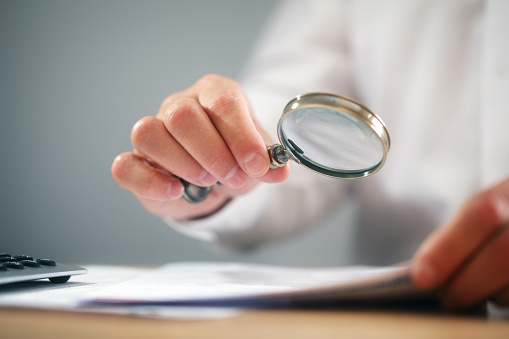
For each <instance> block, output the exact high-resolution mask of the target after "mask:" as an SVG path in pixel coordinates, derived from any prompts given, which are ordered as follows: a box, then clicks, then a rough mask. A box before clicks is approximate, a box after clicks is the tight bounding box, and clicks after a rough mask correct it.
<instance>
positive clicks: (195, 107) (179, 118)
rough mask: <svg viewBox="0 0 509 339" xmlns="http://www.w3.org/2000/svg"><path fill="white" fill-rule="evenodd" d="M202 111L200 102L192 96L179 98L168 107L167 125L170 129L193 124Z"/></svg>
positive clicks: (166, 114)
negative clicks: (191, 97)
mask: <svg viewBox="0 0 509 339" xmlns="http://www.w3.org/2000/svg"><path fill="white" fill-rule="evenodd" d="M199 112H200V106H199V104H198V103H197V102H196V101H195V100H193V99H190V98H179V99H177V100H174V101H173V102H172V103H171V104H170V105H168V106H167V107H166V112H165V125H166V127H167V128H168V130H170V131H174V130H180V129H185V128H187V127H189V126H192V124H193V123H194V121H195V120H196V117H197V115H198V114H199Z"/></svg>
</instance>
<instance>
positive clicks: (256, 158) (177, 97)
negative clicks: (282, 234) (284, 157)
mask: <svg viewBox="0 0 509 339" xmlns="http://www.w3.org/2000/svg"><path fill="white" fill-rule="evenodd" d="M131 141H132V144H133V147H134V150H133V152H126V153H122V154H120V155H118V156H117V157H116V158H115V160H114V161H113V164H112V168H111V171H112V174H113V177H114V178H115V180H116V181H117V183H118V184H119V185H120V186H121V187H123V188H126V189H128V190H130V191H132V192H133V193H134V195H135V196H136V197H137V198H138V199H139V200H140V202H141V203H142V204H143V205H144V206H145V207H146V208H147V209H148V210H149V211H150V212H152V213H154V214H156V215H159V216H163V217H171V218H176V219H185V218H192V217H197V216H201V215H205V214H209V213H211V212H213V211H215V210H217V209H218V208H220V207H221V206H222V205H223V204H225V202H227V201H228V200H229V199H231V198H232V197H234V196H237V195H239V194H243V193H246V192H248V191H249V190H251V189H253V188H254V187H255V186H256V184H257V183H258V182H259V181H264V182H280V181H283V180H285V179H286V178H287V177H288V176H289V173H290V172H289V170H290V169H289V166H284V167H281V168H278V169H275V170H270V171H269V162H270V161H269V156H268V153H267V150H266V147H267V146H269V145H271V144H272V142H271V140H270V138H269V137H268V135H267V133H265V131H263V130H262V129H261V127H260V126H259V125H258V124H257V122H256V121H255V120H254V119H253V116H252V112H251V108H250V106H249V103H248V100H247V98H246V96H245V95H244V93H243V91H242V89H241V88H240V86H239V85H238V84H237V83H236V82H235V81H233V80H231V79H228V78H225V77H221V76H217V75H207V76H204V77H203V78H201V79H200V80H198V81H197V82H196V83H195V84H194V85H193V86H191V87H190V88H188V89H187V90H184V91H182V92H179V93H176V94H173V95H171V96H169V97H168V98H166V99H165V100H164V101H163V103H162V105H161V107H160V109H159V112H158V113H157V115H156V116H155V117H153V116H148V117H144V118H142V119H141V120H139V121H138V122H137V123H136V124H135V125H134V127H133V129H132V133H131ZM176 177H180V178H182V179H184V180H186V181H188V182H190V183H192V184H195V185H198V186H211V185H214V184H215V183H216V182H217V181H219V182H221V183H223V185H221V186H214V188H213V190H212V192H211V194H210V195H209V197H208V198H207V199H206V200H205V201H203V202H201V203H199V204H194V205H193V204H188V203H186V202H185V201H183V200H182V199H180V197H181V196H182V193H183V186H182V184H181V183H180V181H179V180H178V178H176Z"/></svg>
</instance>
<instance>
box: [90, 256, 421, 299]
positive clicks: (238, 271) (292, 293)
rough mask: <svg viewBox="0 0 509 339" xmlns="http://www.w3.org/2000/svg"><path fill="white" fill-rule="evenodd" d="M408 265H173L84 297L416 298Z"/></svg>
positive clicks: (417, 293) (416, 292) (417, 294)
mask: <svg viewBox="0 0 509 339" xmlns="http://www.w3.org/2000/svg"><path fill="white" fill-rule="evenodd" d="M419 295H420V292H418V291H417V290H416V289H415V288H413V286H412V285H411V283H410V279H409V269H408V267H400V266H391V267H364V266H356V267H340V268H323V269H314V268H312V269H300V268H289V267H279V266H267V265H256V264H238V263H176V264H168V265H165V266H162V267H161V268H159V269H157V270H154V271H152V272H148V273H146V274H143V275H141V276H139V277H137V278H135V279H132V280H129V281H126V282H124V283H121V284H118V285H115V286H114V287H109V288H104V289H101V290H100V291H97V293H92V294H90V295H89V297H90V298H91V299H93V300H96V301H101V302H111V303H123V302H126V303H167V304H169V303H187V302H189V303H195V304H196V303H198V304H199V303H206V302H220V301H223V302H228V301H239V300H253V301H254V300H256V301H260V300H263V301H270V300H299V299H313V300H330V299H343V300H346V299H353V298H361V299H365V300H369V299H371V298H387V299H389V298H398V297H401V298H405V297H409V296H412V297H416V296H419Z"/></svg>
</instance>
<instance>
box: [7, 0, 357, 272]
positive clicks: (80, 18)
mask: <svg viewBox="0 0 509 339" xmlns="http://www.w3.org/2000/svg"><path fill="white" fill-rule="evenodd" d="M274 6H275V3H274V2H272V1H260V0H257V1H238V0H229V1H227V0H221V1H219V0H215V1H205V0H203V1H1V2H0V44H1V46H0V103H1V118H2V121H1V123H0V145H1V147H2V151H1V166H0V185H1V186H0V187H1V201H0V211H1V214H0V215H1V229H2V232H1V235H0V251H4V252H11V253H13V254H14V253H18V254H19V253H27V254H33V255H35V256H39V257H40V256H42V257H52V258H55V259H57V260H59V261H62V262H72V263H81V264H89V263H101V264H144V265H158V264H162V263H166V262H173V261H182V260H236V261H250V262H264V263H275V264H286V265H305V266H313V265H338V264H341V263H344V262H347V261H348V257H347V254H346V253H347V252H348V251H347V250H346V249H345V248H344V246H340V245H339V244H338V243H337V241H338V239H341V238H344V237H345V234H344V233H345V232H348V228H345V227H343V228H340V227H337V220H335V219H334V217H333V218H332V219H328V220H324V222H323V223H324V225H323V227H320V228H317V229H314V230H312V231H309V232H308V233H306V234H303V235H300V236H298V237H294V238H291V239H289V240H287V241H284V242H281V243H279V244H272V245H269V246H266V247H264V248H261V249H260V250H258V251H256V252H250V253H241V254H234V253H224V252H218V251H216V250H211V249H209V248H207V247H206V246H204V245H203V244H200V243H199V242H197V241H195V240H193V239H188V238H186V237H185V236H183V235H180V234H179V233H177V232H175V231H173V230H172V229H170V228H169V227H168V226H166V224H165V223H164V222H162V221H161V220H160V219H158V218H157V217H155V216H152V215H150V214H149V213H148V212H146V211H145V210H144V209H143V208H142V207H141V205H140V204H139V203H138V202H137V200H136V199H135V198H134V197H133V196H132V195H131V194H130V193H129V192H128V191H125V190H123V189H121V188H119V187H118V186H117V185H116V183H115V181H114V180H113V178H112V176H111V173H110V165H111V162H112V160H113V159H114V157H115V156H116V155H117V154H119V153H121V152H123V151H126V150H130V149H131V145H130V140H129V136H130V131H131V127H132V125H133V124H134V123H135V122H136V121H137V120H138V119H140V118H141V117H143V116H145V115H152V114H154V113H155V112H156V110H157V108H158V106H159V104H160V102H161V101H162V100H163V99H164V98H165V97H166V96H167V95H169V94H171V93H173V92H175V91H178V90H181V89H184V88H186V87H188V86H189V85H191V84H192V83H193V82H194V81H195V80H197V79H198V78H199V77H200V76H201V75H203V74H206V73H219V74H223V75H226V76H230V77H233V78H236V76H237V75H238V74H239V72H240V71H241V68H242V65H243V63H244V61H245V59H246V58H247V57H248V56H249V54H250V51H251V49H252V48H253V44H254V43H255V41H256V37H257V33H258V32H259V29H260V28H261V27H262V26H263V23H264V22H265V21H266V20H267V18H268V15H269V13H270V11H271V10H272V9H273V8H274ZM338 213H339V214H338V215H336V216H335V218H336V219H337V218H346V217H348V211H346V212H344V211H343V212H342V211H340V212H338Z"/></svg>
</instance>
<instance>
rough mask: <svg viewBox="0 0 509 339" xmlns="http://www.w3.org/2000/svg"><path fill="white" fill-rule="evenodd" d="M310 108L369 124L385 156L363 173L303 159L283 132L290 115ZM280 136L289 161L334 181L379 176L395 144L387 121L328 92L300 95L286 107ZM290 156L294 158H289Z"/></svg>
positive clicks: (279, 130) (353, 102) (279, 128)
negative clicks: (346, 115) (338, 111)
mask: <svg viewBox="0 0 509 339" xmlns="http://www.w3.org/2000/svg"><path fill="white" fill-rule="evenodd" d="M306 106H310V107H325V108H332V109H334V110H340V111H341V112H343V113H346V114H348V115H350V116H351V117H353V118H354V119H358V120H360V121H362V122H363V123H365V124H366V125H367V126H368V127H369V128H370V129H371V130H372V131H373V132H374V133H375V134H376V135H377V136H378V138H379V139H380V141H381V143H382V150H383V154H382V158H381V159H380V162H378V163H377V164H375V165H374V166H372V167H369V168H363V169H360V170H338V169H334V168H329V167H326V166H323V165H319V164H317V163H314V162H313V161H312V160H310V159H309V158H307V157H304V156H302V155H301V154H300V152H298V151H297V150H296V149H295V148H294V146H293V145H292V144H291V143H290V142H288V141H287V140H288V139H286V137H285V133H284V131H283V122H284V118H285V117H286V116H287V115H288V114H290V113H292V112H294V111H296V110H298V109H302V108H305V107H306ZM277 134H278V138H279V142H280V143H281V145H282V146H283V147H284V149H285V151H286V152H285V153H286V154H287V157H288V158H289V159H292V160H295V161H297V162H298V163H299V164H301V165H302V166H304V167H306V168H308V169H310V170H312V171H314V172H317V173H319V174H322V175H325V176H328V177H332V178H344V179H357V178H363V177H367V176H370V175H372V174H374V173H376V172H378V171H379V170H380V169H381V168H382V167H383V165H384V164H385V161H386V159H387V154H388V152H389V149H390V144H391V139H390V135H389V131H388V129H387V126H386V125H385V123H384V121H383V120H382V119H381V118H380V117H379V116H378V115H376V114H375V113H373V112H372V111H371V110H370V109H369V108H367V107H366V106H364V105H363V104H361V103H359V102H357V101H355V100H353V99H351V98H348V97H346V96H341V95H337V94H330V93H324V92H312V93H307V94H302V95H297V96H296V97H295V98H293V99H292V100H290V101H289V102H288V103H287V104H286V106H285V108H284V109H283V113H282V115H281V117H280V118H279V121H278V124H277ZM288 152H289V153H290V154H288Z"/></svg>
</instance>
